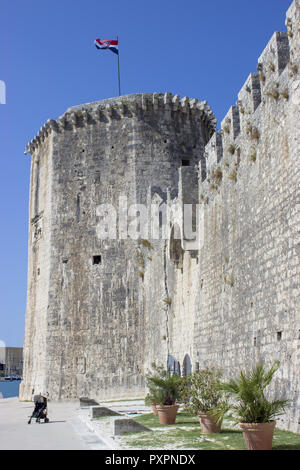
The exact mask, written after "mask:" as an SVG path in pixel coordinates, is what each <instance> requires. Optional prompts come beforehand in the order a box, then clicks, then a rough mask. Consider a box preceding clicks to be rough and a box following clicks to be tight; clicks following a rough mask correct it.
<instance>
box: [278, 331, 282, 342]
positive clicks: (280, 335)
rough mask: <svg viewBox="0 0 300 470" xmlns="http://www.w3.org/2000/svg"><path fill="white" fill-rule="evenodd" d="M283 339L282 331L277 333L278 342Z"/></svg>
mask: <svg viewBox="0 0 300 470" xmlns="http://www.w3.org/2000/svg"><path fill="white" fill-rule="evenodd" d="M281 338H282V331H277V341H280V340H281Z"/></svg>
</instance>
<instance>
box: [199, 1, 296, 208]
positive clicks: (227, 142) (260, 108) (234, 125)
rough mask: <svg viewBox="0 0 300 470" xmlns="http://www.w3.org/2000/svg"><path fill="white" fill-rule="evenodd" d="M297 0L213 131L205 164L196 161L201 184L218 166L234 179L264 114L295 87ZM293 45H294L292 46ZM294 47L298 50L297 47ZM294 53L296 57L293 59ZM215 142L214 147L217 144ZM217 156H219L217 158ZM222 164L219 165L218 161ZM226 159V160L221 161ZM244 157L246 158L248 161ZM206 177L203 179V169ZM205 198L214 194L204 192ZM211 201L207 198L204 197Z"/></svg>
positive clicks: (261, 129)
mask: <svg viewBox="0 0 300 470" xmlns="http://www.w3.org/2000/svg"><path fill="white" fill-rule="evenodd" d="M299 12H300V1H299V0H296V1H294V2H293V4H292V5H291V7H290V8H289V10H288V12H287V21H286V24H287V30H288V31H287V32H275V33H274V34H273V35H272V37H271V39H270V41H269V43H268V44H267V46H266V48H265V49H264V51H263V52H262V54H261V55H260V57H259V58H258V65H257V72H255V73H251V74H250V75H249V76H248V78H247V80H246V81H245V83H244V85H243V86H242V88H241V90H240V92H239V93H238V99H237V102H236V105H235V106H232V107H231V108H230V109H229V111H228V113H227V114H226V116H225V117H224V119H223V121H222V122H221V130H220V131H217V132H216V133H215V134H214V135H213V136H212V137H211V139H210V141H209V142H208V144H207V145H206V147H205V157H206V162H205V164H204V163H203V162H200V170H199V171H200V173H201V176H202V181H205V179H206V178H208V179H209V181H208V183H210V177H211V175H212V174H214V172H215V170H216V166H220V171H222V174H223V175H224V174H227V175H228V172H229V176H230V175H231V176H230V177H231V178H232V180H233V181H236V178H238V172H237V168H238V166H239V164H240V160H241V158H244V157H245V155H241V153H242V150H244V152H243V153H244V154H245V147H249V151H248V157H249V154H250V156H251V155H252V161H253V160H254V155H256V154H257V146H258V144H259V142H260V141H261V140H262V139H263V138H264V133H265V132H266V130H267V128H268V125H267V123H266V122H264V119H265V118H264V115H265V114H268V110H269V111H272V112H273V111H274V106H277V107H278V109H281V110H282V107H281V105H285V104H286V103H287V101H288V100H289V97H290V94H291V92H292V91H293V90H291V89H290V88H291V86H292V84H294V85H293V87H292V88H293V89H296V88H297V83H298V82H297V78H298V79H299V67H298V66H299V54H298V51H299V44H300V29H299V23H300V13H299ZM296 43H297V45H296ZM297 46H298V47H297ZM297 54H298V56H297ZM217 141H218V144H217ZM220 156H221V157H220ZM222 157H224V158H223V160H224V161H222V162H221V158H222ZM225 157H227V158H225ZM248 157H247V158H248ZM204 166H205V168H206V177H204V178H203V167H204ZM208 183H207V182H206V183H205V184H204V185H203V189H204V192H205V191H206V192H207V191H208V188H210V190H211V189H216V185H214V184H213V185H212V184H208ZM208 192H209V196H213V195H214V194H215V192H214V191H208ZM206 200H207V201H209V200H211V197H206Z"/></svg>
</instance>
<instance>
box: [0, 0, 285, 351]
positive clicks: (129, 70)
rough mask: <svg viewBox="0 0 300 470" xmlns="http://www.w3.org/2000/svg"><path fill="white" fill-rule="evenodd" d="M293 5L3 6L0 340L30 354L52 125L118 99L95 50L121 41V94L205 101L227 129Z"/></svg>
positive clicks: (200, 1) (276, 0) (107, 63)
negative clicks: (40, 189)
mask: <svg viewBox="0 0 300 470" xmlns="http://www.w3.org/2000/svg"><path fill="white" fill-rule="evenodd" d="M290 4H291V0H226V1H224V0H214V1H209V0H186V1H182V0H181V1H179V0H151V1H149V0H147V1H145V0H127V1H125V0H114V1H111V2H107V1H106V2H105V1H100V0H85V1H79V0H77V1H74V0H51V1H48V0H26V1H25V0H13V1H5V2H4V1H3V0H2V1H1V3H0V17H1V27H0V80H3V81H5V83H6V91H7V94H6V101H7V102H6V104H5V105H3V104H0V157H1V171H2V178H1V184H0V210H1V212H0V214H1V232H0V250H1V257H0V263H1V264H0V340H3V341H5V342H6V344H7V345H9V346H22V345H23V338H24V320H25V304H26V287H27V238H28V236H27V232H28V193H29V171H30V155H27V156H24V148H25V145H26V144H27V142H28V141H29V140H31V139H32V138H33V137H34V136H35V135H36V132H37V131H38V130H39V128H40V127H41V126H42V125H43V124H44V123H45V121H46V120H47V119H48V118H54V119H55V118H57V117H58V116H59V115H61V114H62V113H64V111H65V110H66V109H67V108H68V107H69V106H72V105H76V104H80V103H85V102H92V101H97V100H101V99H104V98H109V97H113V96H116V95H117V61H116V58H117V56H116V55H114V54H113V53H111V52H110V51H98V50H97V49H96V48H95V46H94V44H93V41H94V39H96V38H97V37H100V38H101V39H114V38H115V37H116V36H117V35H118V36H119V40H120V67H121V88H122V89H121V92H122V94H129V93H141V92H165V91H170V92H172V93H174V94H179V95H180V96H181V97H184V96H189V97H191V98H198V99H200V100H201V99H206V100H207V101H208V103H209V105H210V106H211V107H212V109H213V111H214V113H215V115H216V118H217V119H218V122H219V123H220V121H221V120H222V119H223V117H224V115H225V114H226V112H227V110H228V109H229V107H230V106H231V105H233V104H235V102H236V100H237V93H238V91H239V90H240V88H241V86H242V85H243V83H244V82H245V80H246V78H247V77H248V75H249V73H251V72H255V71H256V66H257V59H258V57H259V55H260V54H261V52H262V50H263V49H264V47H265V46H266V44H267V42H268V41H269V39H270V37H271V36H272V34H273V32H274V31H286V28H285V24H284V22H285V13H286V10H287V9H288V7H289V6H290Z"/></svg>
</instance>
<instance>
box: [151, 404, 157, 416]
mask: <svg viewBox="0 0 300 470" xmlns="http://www.w3.org/2000/svg"><path fill="white" fill-rule="evenodd" d="M152 411H153V414H154V415H156V416H157V415H158V413H157V409H156V404H155V403H153V404H152Z"/></svg>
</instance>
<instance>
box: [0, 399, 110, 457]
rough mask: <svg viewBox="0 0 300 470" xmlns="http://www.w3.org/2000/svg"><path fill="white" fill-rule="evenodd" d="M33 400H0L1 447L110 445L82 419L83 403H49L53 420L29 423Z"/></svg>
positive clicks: (89, 447)
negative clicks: (81, 408)
mask: <svg viewBox="0 0 300 470" xmlns="http://www.w3.org/2000/svg"><path fill="white" fill-rule="evenodd" d="M32 411H33V403H28V402H19V400H18V398H6V399H0V450H103V449H108V447H107V444H105V443H104V441H103V440H102V439H101V438H100V437H99V436H98V435H97V434H96V433H95V432H94V431H93V430H92V429H91V428H90V427H89V426H87V424H85V423H84V422H83V421H82V420H81V419H80V418H79V413H80V408H79V402H77V403H70V402H67V403H55V402H49V404H48V416H49V419H50V422H49V423H47V424H45V423H44V422H42V423H41V424H37V423H36V422H35V419H33V420H32V422H31V424H30V425H28V424H27V422H28V419H29V417H30V415H31V414H32Z"/></svg>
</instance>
